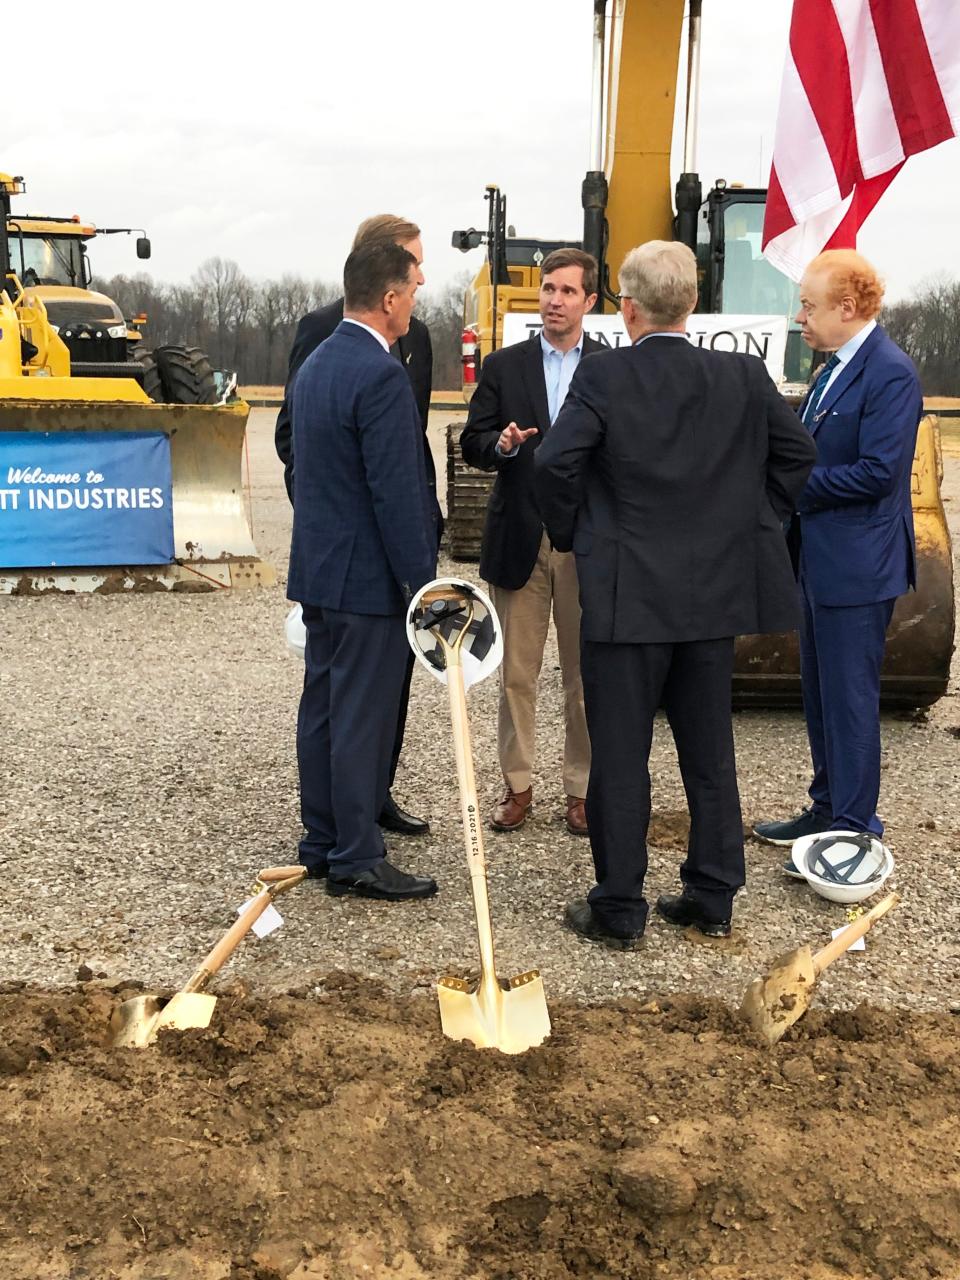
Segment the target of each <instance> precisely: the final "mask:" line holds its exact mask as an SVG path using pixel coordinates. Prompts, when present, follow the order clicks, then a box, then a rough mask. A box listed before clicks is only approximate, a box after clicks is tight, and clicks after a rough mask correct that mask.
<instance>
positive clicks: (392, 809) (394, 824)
mask: <svg viewBox="0 0 960 1280" xmlns="http://www.w3.org/2000/svg"><path fill="white" fill-rule="evenodd" d="M377 826H378V827H380V828H381V829H382V830H383V831H394V832H396V834H397V835H398V836H425V835H427V834H428V833H429V831H430V823H429V822H425V821H424V820H423V818H415V817H414V816H413V814H412V813H404V811H403V810H402V809H401V808H400V806H399V805H398V804H397V802H396V800H394V798H393V796H392V795H391V794H390V792H389V791H388V792H387V798H386V800H384V802H383V808H382V809H381V810H380V817H379V818H378V819H377Z"/></svg>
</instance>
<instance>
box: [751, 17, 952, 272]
mask: <svg viewBox="0 0 960 1280" xmlns="http://www.w3.org/2000/svg"><path fill="white" fill-rule="evenodd" d="M958 135H960V0H794V6H793V15H792V18H791V22H790V44H789V48H788V50H787V59H786V66H785V68H784V75H783V84H782V86H781V90H780V109H779V113H778V116H777V131H776V140H775V143H774V149H773V165H772V168H771V171H770V183H769V188H768V192H767V210H766V218H765V221H764V227H763V252H764V255H765V256H766V257H767V259H768V260H769V261H770V262H771V263H773V265H774V266H775V267H778V268H779V269H780V270H781V271H783V272H784V273H785V274H786V275H788V276H789V277H790V278H791V279H792V280H799V279H800V277H801V275H802V274H803V271H804V268H805V267H806V265H807V263H808V262H809V261H810V259H811V258H813V257H815V256H816V255H817V254H818V253H820V252H821V250H823V249H838V248H854V247H856V243H857V231H858V230H859V229H860V227H861V225H862V224H863V222H864V219H865V218H866V217H867V215H868V214H869V213H870V211H871V209H872V208H873V207H874V205H875V204H876V203H877V201H878V200H879V199H880V197H881V196H882V195H883V193H884V191H886V189H887V187H888V186H889V185H890V183H891V182H892V181H893V179H894V178H895V177H896V175H897V174H898V173H899V171H900V169H901V168H902V167H903V164H904V161H905V160H906V158H907V157H908V156H911V155H915V154H916V153H917V152H918V151H925V150H926V149H927V148H928V147H934V146H936V145H937V143H939V142H944V141H945V140H946V139H948V138H953V137H956V136H958Z"/></svg>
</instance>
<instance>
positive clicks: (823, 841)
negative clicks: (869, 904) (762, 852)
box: [793, 831, 893, 903]
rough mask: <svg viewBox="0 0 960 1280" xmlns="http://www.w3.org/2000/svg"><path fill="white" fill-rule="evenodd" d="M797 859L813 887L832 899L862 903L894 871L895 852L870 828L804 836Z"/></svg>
mask: <svg viewBox="0 0 960 1280" xmlns="http://www.w3.org/2000/svg"><path fill="white" fill-rule="evenodd" d="M793 862H794V865H795V866H796V867H797V869H798V870H799V871H800V872H801V873H802V874H803V877H804V879H805V880H806V882H807V884H809V885H810V887H811V889H815V890H816V891H817V893H819V894H820V895H821V897H824V898H829V900H830V901H831V902H845V903H847V902H862V901H863V900H864V898H869V897H870V896H871V895H872V894H874V893H876V892H877V890H878V889H880V888H881V886H882V885H883V883H884V881H885V880H887V879H888V878H889V877H890V875H891V873H892V871H893V855H892V854H891V852H890V850H889V849H888V848H887V846H886V845H885V844H883V843H882V841H880V840H878V839H877V837H876V836H875V835H871V833H870V832H869V831H821V832H815V833H814V834H813V835H809V836H801V838H800V839H799V840H797V841H796V843H795V844H794V846H793Z"/></svg>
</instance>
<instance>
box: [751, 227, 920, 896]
mask: <svg viewBox="0 0 960 1280" xmlns="http://www.w3.org/2000/svg"><path fill="white" fill-rule="evenodd" d="M882 298H883V284H882V282H881V281H880V279H879V277H878V275H877V272H876V270H875V269H874V268H873V267H872V266H871V264H870V263H869V262H868V261H867V260H866V259H865V258H863V257H862V256H861V255H860V254H858V253H855V252H854V251H853V250H848V249H835V250H828V251H827V252H825V253H821V254H820V255H819V257H817V258H815V259H814V260H813V262H811V263H810V265H809V267H808V268H807V270H806V272H805V273H804V277H803V280H802V281H801V283H800V311H799V314H798V315H797V321H798V323H799V324H800V325H801V327H802V332H803V338H804V341H805V342H806V343H807V344H808V346H810V347H813V348H814V350H816V351H833V352H834V353H835V354H834V355H833V356H831V358H830V359H829V360H828V361H827V362H826V364H825V365H824V366H823V368H822V370H821V372H820V375H819V377H818V378H817V380H816V381H815V382H814V384H813V386H812V387H811V389H810V392H809V394H808V395H807V398H806V400H805V401H804V403H803V406H802V407H801V410H800V413H801V417H802V418H803V421H804V423H805V424H806V426H807V429H808V430H809V431H810V433H811V435H812V436H813V438H814V440H815V442H816V446H817V462H816V465H815V466H814V468H813V471H812V472H811V473H810V478H809V480H808V481H807V486H806V488H805V489H804V491H803V494H802V495H801V497H800V500H799V502H798V503H797V516H796V517H795V519H794V526H793V528H792V529H791V541H792V542H793V545H794V549H795V551H796V552H798V557H797V565H798V577H799V584H800V595H801V603H802V622H801V629H800V673H801V680H802V685H803V705H804V712H805V715H806V720H807V733H808V736H809V738H810V752H811V755H812V757H813V781H812V783H811V784H810V800H811V802H812V803H811V805H810V807H809V808H808V809H805V810H804V811H803V812H802V813H801V814H799V815H798V816H797V817H795V818H790V819H788V820H786V821H782V822H762V823H759V824H758V825H757V826H756V827H755V832H756V834H757V835H758V836H760V838H761V839H763V840H767V841H769V842H770V843H772V844H779V845H788V844H792V843H793V841H794V840H797V839H799V838H800V837H801V836H804V835H809V834H812V833H818V832H822V831H828V830H835V831H869V832H872V833H873V834H875V835H877V836H882V834H883V824H882V822H881V821H880V819H879V818H878V816H877V798H878V796H879V793H880V669H881V666H882V664H883V654H884V644H885V635H886V630H887V626H888V625H889V623H890V618H891V616H892V614H893V607H894V604H895V603H896V600H897V597H898V596H900V595H903V594H904V592H905V591H907V589H908V588H909V587H914V586H916V556H915V545H914V534H913V509H912V506H911V500H910V472H911V467H912V464H913V455H914V450H915V448H916V438H917V427H918V425H919V422H920V417H921V415H922V412H923V399H922V395H921V392H920V382H919V379H918V377H917V371H916V369H915V368H914V365H913V362H912V361H911V360H910V358H909V357H908V356H906V355H905V354H904V353H903V352H902V351H901V350H900V348H899V347H898V346H897V345H896V343H895V342H893V341H892V340H891V339H890V338H889V337H888V336H887V335H886V333H884V331H883V329H881V328H880V326H879V325H878V324H877V321H876V317H877V315H878V313H879V311H880V306H881V301H882ZM784 870H785V871H786V872H787V874H788V875H795V876H798V875H799V872H798V871H797V869H796V867H795V866H794V865H793V862H792V860H791V861H788V862H787V864H786V866H785V868H784Z"/></svg>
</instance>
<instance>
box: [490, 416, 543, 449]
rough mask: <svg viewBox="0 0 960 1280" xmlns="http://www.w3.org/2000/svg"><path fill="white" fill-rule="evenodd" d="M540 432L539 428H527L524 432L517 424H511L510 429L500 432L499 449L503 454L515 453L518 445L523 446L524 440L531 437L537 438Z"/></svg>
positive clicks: (506, 428)
mask: <svg viewBox="0 0 960 1280" xmlns="http://www.w3.org/2000/svg"><path fill="white" fill-rule="evenodd" d="M538 430H539V428H537V427H527V429H526V430H525V431H524V430H523V429H522V428H521V427H518V426H517V424H516V423H515V422H511V423H510V425H509V426H508V427H504V429H503V430H502V431H501V432H500V439H499V440H498V441H497V448H498V449H499V450H500V452H501V453H513V451H514V449H516V447H517V445H520V444H523V442H524V440H529V439H530V437H531V436H535V435H536V434H537V431H538Z"/></svg>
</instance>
